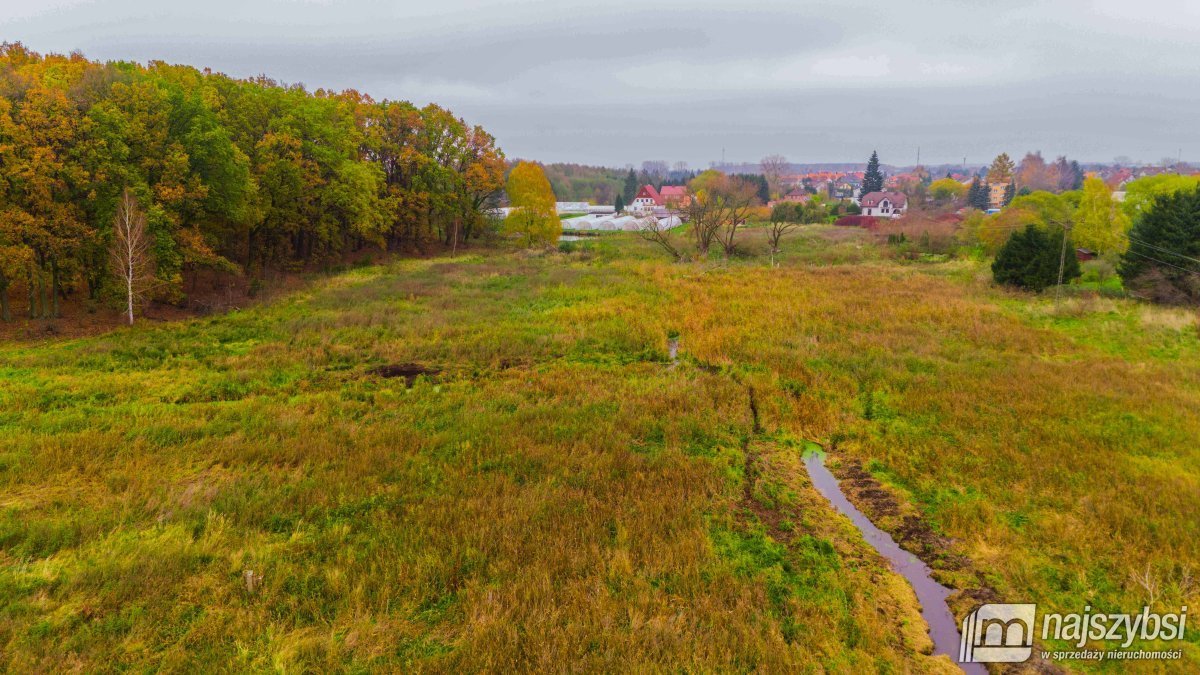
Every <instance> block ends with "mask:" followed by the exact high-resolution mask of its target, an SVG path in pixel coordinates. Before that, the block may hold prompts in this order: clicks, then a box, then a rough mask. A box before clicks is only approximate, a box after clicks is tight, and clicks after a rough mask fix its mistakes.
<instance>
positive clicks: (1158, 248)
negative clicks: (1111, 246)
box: [1129, 237, 1200, 263]
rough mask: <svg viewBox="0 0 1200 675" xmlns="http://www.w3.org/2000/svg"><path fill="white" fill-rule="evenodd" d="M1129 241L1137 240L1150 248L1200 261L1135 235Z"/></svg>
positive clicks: (1195, 261) (1196, 261)
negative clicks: (1137, 237)
mask: <svg viewBox="0 0 1200 675" xmlns="http://www.w3.org/2000/svg"><path fill="white" fill-rule="evenodd" d="M1129 241H1136V242H1137V243H1139V244H1141V245H1142V246H1149V247H1150V248H1152V249H1155V250H1157V251H1162V252H1163V253H1170V254H1171V255H1177V256H1179V257H1180V258H1184V259H1186V260H1191V261H1192V262H1194V263H1200V259H1196V258H1193V257H1191V256H1186V255H1184V254H1182V253H1179V252H1177V251H1172V250H1171V249H1167V248H1163V247H1161V246H1155V245H1154V244H1151V243H1149V242H1146V241H1142V240H1141V239H1136V238H1134V237H1129Z"/></svg>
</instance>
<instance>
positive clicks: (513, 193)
mask: <svg viewBox="0 0 1200 675" xmlns="http://www.w3.org/2000/svg"><path fill="white" fill-rule="evenodd" d="M504 190H505V192H507V193H508V201H509V203H510V204H511V205H512V207H513V210H512V212H511V213H509V214H508V217H507V218H506V219H505V220H504V228H505V229H506V230H507V231H509V232H513V233H517V234H520V235H521V236H522V237H523V238H524V241H525V245H526V246H533V245H535V244H553V243H555V242H557V241H558V237H559V235H561V234H562V221H560V220H559V219H558V213H557V212H556V210H555V208H554V190H552V189H551V188H550V181H548V180H546V174H545V173H544V172H543V171H542V167H540V166H538V165H537V164H534V163H533V162H519V163H518V164H517V165H516V166H515V167H513V170H512V171H511V172H510V173H509V174H508V182H507V183H505V186H504Z"/></svg>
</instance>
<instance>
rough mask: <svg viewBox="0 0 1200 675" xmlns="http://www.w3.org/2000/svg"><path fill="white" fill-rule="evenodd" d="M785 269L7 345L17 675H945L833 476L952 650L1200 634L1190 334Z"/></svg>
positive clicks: (494, 258) (531, 260)
mask: <svg viewBox="0 0 1200 675" xmlns="http://www.w3.org/2000/svg"><path fill="white" fill-rule="evenodd" d="M764 246H765V244H764V241H763V233H762V232H761V230H754V229H751V230H748V231H747V249H748V254H747V255H745V256H744V257H737V258H734V259H733V260H730V261H728V262H720V261H713V262H709V263H689V264H675V263H671V262H668V261H667V260H665V259H664V258H663V257H662V256H661V255H660V254H659V253H658V252H657V251H655V250H654V249H653V248H652V247H651V246H650V245H649V244H647V243H646V242H643V241H641V240H640V239H638V238H637V237H636V236H634V235H629V234H614V235H608V236H604V237H599V238H596V239H595V240H588V241H584V242H569V243H565V242H564V243H563V244H562V245H561V247H560V250H558V251H552V252H529V251H519V250H510V249H505V248H487V249H479V248H477V249H473V250H467V251H465V252H462V253H461V254H459V255H456V256H448V257H440V258H431V259H421V260H398V261H395V262H390V263H387V264H382V265H376V266H371V267H365V268H362V269H356V270H352V271H349V272H345V273H343V274H340V275H337V276H334V277H329V278H326V279H322V280H319V281H317V282H315V283H314V284H312V285H311V286H310V287H308V288H306V289H304V290H301V291H297V292H294V293H291V294H289V295H287V296H286V297H283V298H282V299H279V300H276V301H273V302H271V303H269V304H262V305H260V306H257V307H252V308H249V309H246V310H243V311H238V312H233V313H229V314H225V315H219V316H211V317H205V318H199V319H193V320H187V321H179V322H174V323H169V324H161V325H154V326H151V325H139V326H136V327H133V328H128V329H120V330H116V331H113V332H110V333H106V334H103V335H98V336H93V337H82V338H71V339H57V340H49V341H41V342H36V343H35V342H11V343H8V344H3V345H0V384H2V388H0V659H2V661H0V662H2V663H3V665H4V666H5V668H6V669H8V670H11V671H14V672H60V671H84V672H96V671H100V672H104V671H121V670H131V669H133V670H168V671H237V672H243V671H281V672H308V671H346V672H365V671H372V670H392V671H398V670H402V671H406V672H448V671H462V670H470V671H477V670H491V671H513V670H516V671H530V670H542V671H552V672H559V671H612V670H644V671H686V672H710V671H770V672H774V671H780V670H787V671H794V670H798V671H801V672H839V673H840V672H856V671H857V672H894V673H904V672H955V670H956V669H955V668H954V667H953V666H952V665H951V664H950V663H949V661H947V660H946V659H945V658H944V657H931V656H928V655H927V654H928V653H929V652H930V651H931V645H930V642H929V639H928V637H927V635H926V634H925V628H924V625H923V622H922V620H921V618H920V615H919V612H918V607H917V605H916V601H915V598H914V597H913V594H912V591H911V589H909V588H908V587H907V586H906V585H905V584H904V582H903V581H902V580H901V579H900V578H899V577H898V576H896V575H895V574H894V573H892V572H891V571H890V570H889V569H888V568H887V567H886V565H885V564H884V563H883V562H882V560H881V559H880V558H879V557H878V556H877V555H876V554H875V553H874V552H873V551H872V550H871V549H870V548H869V547H868V545H867V544H866V543H865V542H864V541H863V540H862V538H861V536H860V535H859V534H858V532H857V531H856V530H855V529H854V528H853V527H852V525H851V524H850V523H849V521H848V520H845V519H844V518H842V517H840V516H838V515H837V514H836V513H835V512H834V511H833V510H832V508H831V507H830V506H829V505H828V503H827V502H825V501H824V500H823V499H822V498H821V497H820V495H819V494H818V493H817V492H816V491H815V490H814V489H813V487H812V485H811V483H810V482H809V480H808V477H807V475H806V473H805V470H804V467H803V464H802V462H801V459H800V453H801V450H802V449H803V448H804V447H805V446H806V444H809V443H817V444H820V445H821V446H823V447H824V448H826V449H827V450H828V451H829V452H830V465H831V467H833V468H834V470H835V472H837V473H839V475H841V476H842V477H844V478H845V479H846V484H847V487H848V489H851V490H853V499H855V500H856V502H859V503H860V504H861V505H862V506H863V508H864V510H866V511H867V512H868V513H869V514H870V515H871V516H872V518H873V519H874V520H875V521H876V522H877V523H878V524H879V525H880V526H881V527H883V528H884V529H886V530H888V531H890V532H892V533H893V534H894V535H895V536H896V537H897V539H899V540H901V541H902V542H904V543H905V544H906V545H907V546H909V547H910V548H912V549H914V550H919V551H920V552H921V553H922V554H923V555H924V556H925V557H926V559H927V560H929V561H931V564H932V565H933V566H934V567H935V569H936V570H937V573H938V576H939V579H940V580H941V581H943V582H944V583H946V584H948V585H950V586H952V587H954V588H957V589H960V590H962V591H963V593H961V594H960V596H959V597H958V598H957V600H956V601H955V602H954V603H953V605H952V606H953V607H954V609H955V610H956V611H957V612H958V616H960V617H961V616H962V615H963V614H965V612H966V611H967V610H968V609H969V608H970V606H971V604H972V603H973V602H975V601H978V600H980V599H1002V600H1006V601H1012V602H1037V603H1039V605H1040V606H1044V607H1045V608H1047V609H1053V610H1056V611H1062V612H1073V611H1083V608H1084V606H1085V605H1090V606H1092V607H1094V608H1096V609H1097V610H1100V609H1104V610H1107V611H1129V612H1134V611H1139V610H1140V609H1141V607H1142V605H1144V604H1150V605H1152V606H1153V607H1155V608H1158V609H1162V610H1163V611H1177V610H1178V607H1179V605H1181V604H1191V605H1193V606H1195V605H1196V604H1197V600H1200V448H1197V446H1196V443H1195V440H1196V439H1197V438H1200V414H1197V410H1200V358H1198V357H1200V339H1198V327H1200V326H1198V324H1197V318H1196V314H1195V313H1194V312H1192V313H1189V312H1187V311H1184V310H1178V309H1165V308H1156V307H1152V306H1148V305H1144V304H1138V303H1135V302H1133V301H1129V300H1124V299H1114V298H1108V297H1103V298H1096V297H1091V296H1086V295H1085V296H1074V295H1072V296H1070V297H1066V298H1065V299H1063V300H1061V301H1059V302H1055V300H1054V299H1053V297H1038V296H1031V295H1026V294H1017V293H1011V292H1007V291H1003V290H1000V289H997V288H995V287H993V286H992V285H991V284H990V282H989V276H988V274H987V268H986V265H985V264H983V263H981V262H980V261H974V260H962V259H946V260H940V259H939V260H937V261H932V262H931V261H905V260H895V259H893V257H891V256H889V255H888V254H887V250H886V247H883V246H879V245H877V244H875V243H873V242H872V241H870V240H868V239H866V238H865V237H863V236H861V235H859V234H855V233H854V232H850V231H845V230H838V231H834V230H832V229H830V228H828V227H824V226H808V227H804V228H802V229H801V230H799V231H798V232H796V233H795V234H794V235H793V236H791V237H790V239H787V240H785V250H784V252H783V253H782V254H781V255H780V256H779V260H780V265H779V266H777V267H771V266H769V265H767V264H766V262H765V261H766V258H765V256H764V255H754V254H755V253H758V254H761V253H763V249H764ZM672 338H676V339H678V344H679V355H678V359H677V360H673V359H672V358H671V357H670V356H669V352H668V341H669V340H670V339H672ZM388 366H398V368H394V369H393V370H404V371H405V372H414V371H415V370H417V369H421V370H424V371H425V373H424V374H419V375H412V376H411V377H385V375H387V374H394V373H393V372H392V371H389V369H388V368H387V367H388ZM1174 646H1176V647H1178V646H1179V645H1178V643H1175V644H1174ZM1147 648H1149V647H1147ZM1182 650H1183V658H1182V660H1181V661H1177V662H1158V663H1141V664H1137V665H1136V666H1134V667H1136V668H1138V669H1141V670H1143V671H1146V672H1186V671H1194V670H1195V669H1196V668H1198V667H1200V633H1198V632H1197V631H1195V630H1194V629H1193V630H1192V631H1190V632H1189V634H1188V636H1187V640H1186V642H1185V643H1184V644H1183V646H1182ZM1060 665H1063V666H1064V667H1066V668H1068V669H1099V670H1102V671H1103V670H1106V669H1107V670H1111V671H1112V672H1117V670H1118V666H1113V665H1110V666H1104V665H1099V666H1097V665H1095V664H1092V665H1088V664H1060ZM1128 667H1129V666H1128V665H1127V664H1123V665H1122V666H1121V667H1120V669H1124V668H1128Z"/></svg>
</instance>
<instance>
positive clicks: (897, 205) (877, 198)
mask: <svg viewBox="0 0 1200 675" xmlns="http://www.w3.org/2000/svg"><path fill="white" fill-rule="evenodd" d="M858 205H859V206H860V207H862V215H864V216H874V217H876V218H899V217H900V216H902V215H904V213H905V212H906V211H908V197H907V196H906V195H905V194H904V193H903V192H868V193H867V194H865V195H863V196H862V197H861V198H860V199H859V200H858Z"/></svg>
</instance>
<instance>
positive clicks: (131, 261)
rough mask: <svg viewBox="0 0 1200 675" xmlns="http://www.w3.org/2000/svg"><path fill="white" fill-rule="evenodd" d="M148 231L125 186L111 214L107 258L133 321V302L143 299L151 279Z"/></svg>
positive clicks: (151, 268) (143, 218) (152, 261)
mask: <svg viewBox="0 0 1200 675" xmlns="http://www.w3.org/2000/svg"><path fill="white" fill-rule="evenodd" d="M150 245H151V242H150V233H149V231H147V229H146V214H145V213H144V212H143V211H142V208H141V207H140V206H139V205H138V203H137V198H136V197H134V195H133V192H132V191H130V190H129V189H128V188H126V189H125V191H124V192H122V193H121V201H120V202H118V204H117V213H116V215H115V216H114V217H113V228H112V244H111V245H110V247H109V260H110V264H111V266H112V272H113V276H115V277H116V278H117V280H118V282H119V283H120V286H121V288H122V290H123V291H124V293H125V316H126V318H127V319H128V321H129V325H131V326H132V325H133V310H134V306H135V305H136V304H138V303H140V302H141V301H142V300H144V299H145V296H146V292H147V291H148V290H149V288H150V284H151V283H152V282H153V280H154V260H153V258H152V257H151V246H150Z"/></svg>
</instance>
